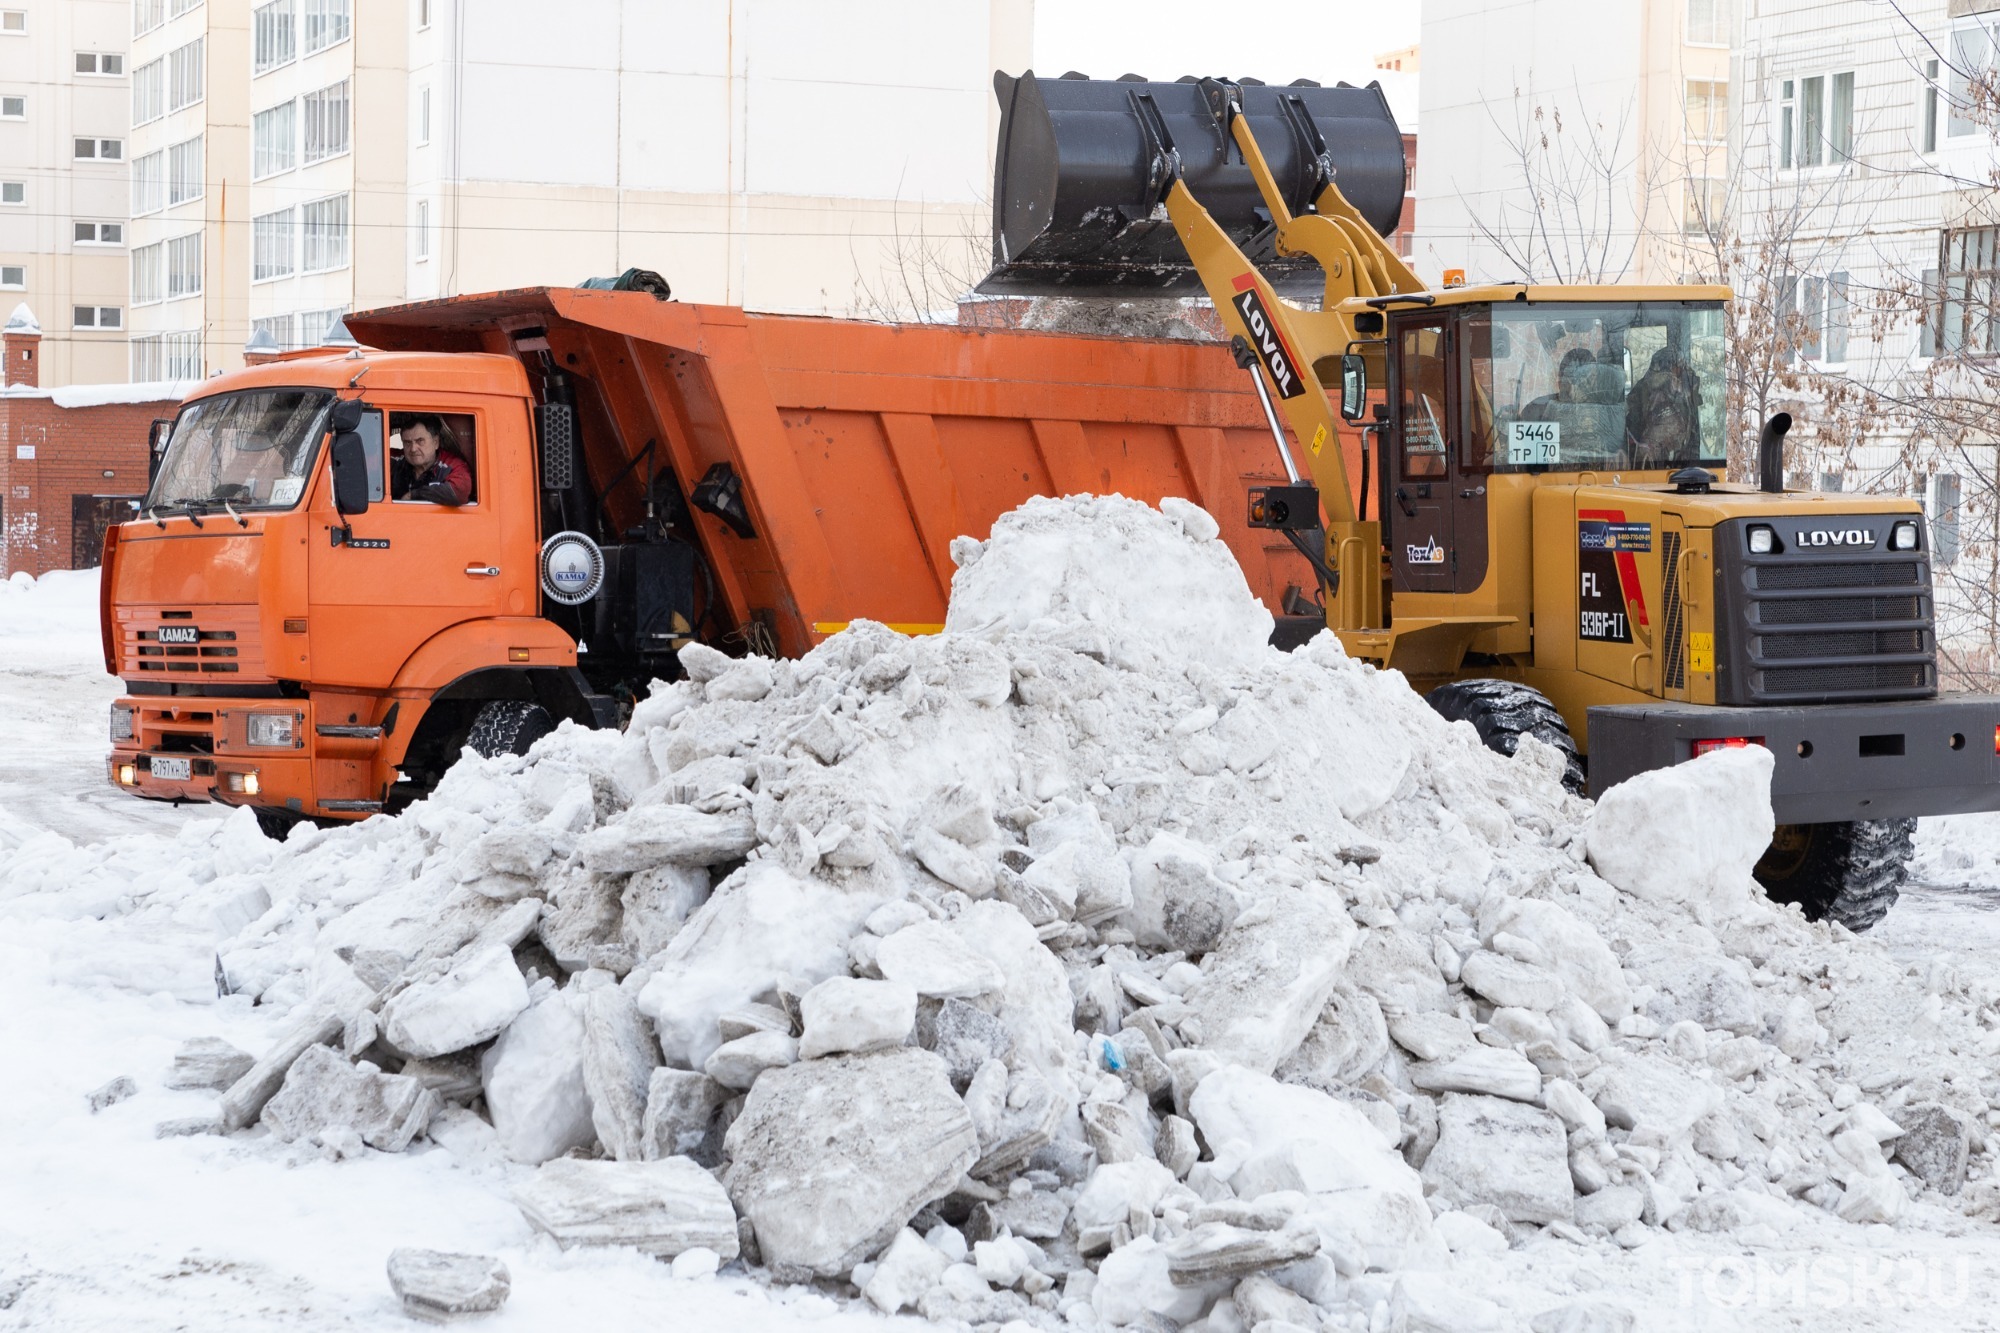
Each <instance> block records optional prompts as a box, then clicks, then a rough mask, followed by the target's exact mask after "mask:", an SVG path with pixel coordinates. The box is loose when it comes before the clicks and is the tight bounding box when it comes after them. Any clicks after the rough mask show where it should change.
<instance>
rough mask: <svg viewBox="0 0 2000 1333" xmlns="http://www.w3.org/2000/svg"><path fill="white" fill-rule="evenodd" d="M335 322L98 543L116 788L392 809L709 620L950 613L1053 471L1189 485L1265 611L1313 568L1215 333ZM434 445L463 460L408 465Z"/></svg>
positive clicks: (735, 628)
mask: <svg viewBox="0 0 2000 1333" xmlns="http://www.w3.org/2000/svg"><path fill="white" fill-rule="evenodd" d="M349 324H350V327H351V328H352V330H353V331H354V333H355V334H356V335H357V336H358V337H359V338H360V339H361V341H362V342H363V343H364V344H365V345H364V346H363V347H360V348H356V349H354V350H352V351H347V352H340V351H325V350H322V351H317V352H310V353H301V354H298V355H296V356H292V357H289V358H285V359H283V360H281V361H278V362H275V363H271V364H266V365H261V366H257V367H254V368H250V369H246V370H243V371H239V372H236V373H234V374H231V375H224V376H219V377H217V378H215V379H211V380H208V381H205V382H204V383H203V384H202V385H201V387H200V389H199V391H198V392H197V393H196V394H195V395H194V396H193V397H191V398H190V399H189V400H188V402H187V403H186V404H184V405H183V407H182V410H181V412H180V415H179V417H178V418H177V420H176V423H175V428H174V431H173V434H172V436H171V439H170V440H169V442H168V445H167V447H166V450H165V453H164V456H163V458H162V461H161V465H160V469H159V474H158V477H157V478H156V480H155V482H154V484H153V487H152V491H151V493H150V494H149V495H148V497H147V503H146V506H145V508H144V510H143V512H142V516H141V517H140V518H139V519H137V520H135V521H133V522H131V523H127V524H124V525H121V526H120V527H119V528H116V529H114V530H113V532H112V534H111V536H110V538H108V539H107V542H106V548H105V575H104V590H105V591H104V596H105V606H104V627H105V662H106V666H107V669H109V670H111V671H113V672H114V673H116V674H118V675H119V676H121V677H122V678H123V679H124V680H125V682H126V687H127V691H128V694H127V697H126V698H123V699H121V700H119V701H118V703H117V704H116V705H114V708H113V712H112V721H111V735H112V742H113V748H112V753H111V756H110V761H109V775H110V777H111V779H112V781H114V782H115V783H117V784H118V785H120V786H121V787H123V788H125V789H127V790H129V791H132V792H134V793H136V794H138V795H141V796H149V797H154V798H160V799H188V800H218V801H224V802H228V803H231V804H242V805H251V806H255V807H257V808H258V809H259V811H260V818H261V819H263V820H264V822H265V823H266V826H267V827H268V828H272V829H274V830H275V829H277V828H279V827H281V826H283V825H284V824H285V823H287V822H288V821H291V820H295V819H297V818H301V817H314V818H322V819H324V818H341V817H358V816H362V815H366V814H369V813H372V812H374V811H377V810H383V809H393V808H396V807H397V806H398V805H400V804H402V803H403V802H404V801H406V800H407V799H409V798H411V797H414V796H416V795H419V794H421V793H422V792H424V791H426V790H428V789H429V788H430V786H431V785H432V784H434V783H435V782H436V780H437V779H438V777H440V776H441V775H442V773H443V771H444V769H445V768H446V767H448V766H449V765H450V763H451V762H452V761H453V760H454V759H456V757H457V756H458V754H459V752H460V749H461V747H462V746H465V745H471V746H472V747H473V748H475V749H478V750H481V751H482V752H486V753H496V752H499V751H502V750H516V751H519V750H523V749H525V748H526V746H527V745H528V744H530V743H532V741H533V740H534V739H535V738H536V737H537V736H538V735H540V734H541V733H542V732H545V731H546V730H548V729H549V728H550V727H552V726H554V725H555V723H556V722H557V721H559V720H561V719H563V718H571V719H574V720H576V721H578V722H581V723H587V724H597V725H605V724H614V725H615V724H616V723H618V722H619V721H620V720H621V719H622V717H623V715H624V710H625V709H626V708H628V707H629V706H630V705H631V703H632V702H633V701H634V700H635V699H636V698H637V697H640V696H642V695H643V694H644V693H645V691H646V689H647V686H648V684H649V682H651V681H652V680H654V679H656V678H660V677H671V676H672V675H673V674H674V673H675V672H676V670H677V669H678V660H677V658H676V656H675V654H676V652H677V650H678V649H679V648H681V647H683V646H684V645H686V644H687V643H689V642H690V641H697V640H698V641H703V642H707V643H709V644H712V645H714V646H716V647H719V648H721V649H723V650H724V651H726V652H730V653H733V654H741V653H745V652H762V653H782V654H788V655H796V654H799V653H802V652H804V651H806V650H807V649H809V648H810V647H811V646H812V645H813V644H815V643H817V642H819V641H820V640H822V639H823V638H825V637H826V636H827V635H829V634H832V633H835V632H837V631H838V629H839V628H840V627H842V626H844V625H845V624H847V623H849V622H850V621H853V620H856V619H860V618H864V617H865V618H868V619H873V620H879V621H883V622H886V623H888V624H891V625H894V626H898V627H900V628H903V629H905V630H908V631H911V632H923V631H925V630H930V629H934V628H936V627H937V626H938V625H939V624H941V622H942V621H943V619H944V614H945V606H946V601H947V597H948V593H949V588H950V582H951V574H952V570H953V564H952V560H951V551H950V548H951V542H952V540H953V539H954V538H955V537H958V536H960V535H961V534H970V535H972V536H975V537H981V536H984V535H985V534H986V533H987V532H988V530H989V529H990V528H991V526H992V524H993V522H994V520H995V519H996V518H998V517H999V516H1000V515H1001V514H1003V513H1005V512H1006V511H1008V510H1009V509H1011V508H1013V507H1015V506H1016V505H1019V504H1020V503H1021V502H1022V501H1024V500H1026V499H1028V498H1029V497H1030V496H1034V495H1051V494H1052V495H1060V494H1069V493H1075V492H1084V491H1088V492H1099V493H1103V492H1113V491H1115V492H1121V493H1123V494H1126V495H1129V496H1133V497H1136V498H1139V499H1144V500H1147V501H1158V500H1159V499H1161V498H1162V497H1165V496H1183V497H1186V498H1189V499H1192V500H1194V501H1195V502H1197V503H1199V504H1201V505H1203V506H1204V507H1205V508H1207V509H1208V510H1209V512H1211V513H1213V514H1214V515H1215V517H1216V518H1217V520H1218V521H1219V522H1220V523H1221V525H1222V530H1223V534H1224V536H1225V538H1226V539H1227V541H1228V542H1229V544H1230V546H1231V547H1232V549H1233V550H1234V551H1235V553H1236V555H1237V557H1238V559H1239V560H1240V561H1241V563H1242V565H1243V568H1244V570H1245V572H1246V574H1247V575H1248V578H1249V581H1250V584H1251V586H1252V588H1253V589H1254V590H1255V591H1256V593H1257V594H1258V595H1259V596H1260V597H1262V598H1264V599H1265V601H1266V602H1267V603H1268V604H1270V606H1271V607H1272V609H1273V610H1274V611H1277V610H1280V609H1281V607H1282V606H1283V604H1284V602H1285V600H1286V598H1287V592H1288V590H1289V589H1291V588H1294V587H1299V588H1306V589H1310V588H1313V587H1315V586H1316V585H1315V579H1314V575H1313V572H1312V571H1311V569H1310V567H1309V566H1308V565H1307V564H1306V562H1305V561H1304V560H1303V559H1301V558H1300V557H1299V556H1298V555H1296V554H1294V552H1293V549H1292V548H1291V547H1290V546H1289V545H1287V544H1286V543H1285V541H1284V540H1283V539H1282V538H1283V534H1276V533H1270V532H1264V531H1253V530H1252V529H1251V528H1250V527H1249V526H1248V524H1247V521H1246V519H1247V515H1246V513H1245V508H1244V501H1243V495H1244V489H1245V487H1246V485H1248V484H1250V483H1253V482H1272V481H1276V480H1278V479H1280V478H1281V477H1282V472H1283V470H1282V464H1281V460H1280V457H1279V455H1278V453H1277V448H1276V445H1275V444H1274V443H1273V440H1272V437H1271V435H1270V433H1269V429H1268V427H1267V425H1266V424H1265V421H1264V419H1263V417H1262V415H1261V413H1260V409H1259V406H1258V402H1257V398H1256V397H1255V395H1254V393H1253V391H1252V389H1251V385H1250V382H1249V380H1248V377H1247V376H1246V375H1245V374H1244V373H1243V371H1241V370H1240V369H1238V368H1237V366H1236V365H1235V364H1234V363H1233V361H1232V359H1231V357H1230V355H1229V353H1228V352H1227V350H1226V349H1224V348H1223V347H1221V346H1219V345H1216V344H1199V343H1188V342H1166V341H1138V340H1132V339H1113V338H1098V337H1071V336H1063V335H1056V334H1047V333H1024V332H1013V331H1004V330H994V329H972V328H957V327H930V326H888V325H876V324H861V323H853V322H845V321H836V320H824V319H804V318H786V317H778V316H760V315H746V314H745V313H744V312H742V311H741V310H736V309H731V308H723V307H715V306H695V305H683V304H678V303H675V302H671V301H665V300H659V299H655V298H654V297H652V296H649V295H646V294H642V293H635V292H606V291H586V290H576V289H546V290H545V289H531V290H522V291H514V292H503V293H497V294H494V295H488V296H477V297H467V298H458V299H452V300H446V301H439V302H433V303H428V304H423V305H414V306H406V307H400V308H396V309H391V310H381V311H374V312H370V313H368V314H365V315H361V316H356V317H355V318H353V319H352V320H350V321H349ZM426 442H428V444H429V446H434V447H436V448H437V449H438V451H439V456H440V457H442V455H443V454H444V453H449V454H451V455H453V458H454V461H453V462H452V464H451V466H449V467H443V470H442V471H441V472H440V471H436V470H435V469H434V470H433V471H432V472H430V473H424V474H422V476H420V477H418V478H414V479H412V478H411V477H410V473H411V472H412V471H413V469H412V468H411V467H410V464H411V463H412V461H415V462H416V463H417V465H418V466H417V469H415V470H417V471H419V472H421V469H422V468H423V467H425V466H432V465H431V464H430V463H429V459H428V458H427V457H426V454H427V448H426ZM413 449H414V451H415V453H414V455H412V450H413ZM425 478H428V479H429V480H430V481H432V482H438V481H439V479H440V478H441V479H442V483H441V484H442V491H440V490H439V488H438V487H437V486H431V487H430V488H428V489H427V488H426V487H425V486H424V485H418V484H417V482H418V481H421V480H424V479H425ZM443 492H449V494H448V495H445V497H444V498H447V499H451V500H454V501H461V502H459V503H442V502H439V496H440V494H442V493H443ZM427 496H428V497H430V498H425V497H427Z"/></svg>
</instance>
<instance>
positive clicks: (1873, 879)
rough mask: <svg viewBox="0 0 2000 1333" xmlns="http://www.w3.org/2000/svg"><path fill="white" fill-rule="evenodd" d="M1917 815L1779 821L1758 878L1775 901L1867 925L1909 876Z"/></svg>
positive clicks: (1852, 926)
mask: <svg viewBox="0 0 2000 1333" xmlns="http://www.w3.org/2000/svg"><path fill="white" fill-rule="evenodd" d="M1916 828H1917V821H1916V820H1914V819H1880V820H1872V821H1867V822H1860V823H1851V824H1780V825H1778V828H1777V832H1775V833H1774V834H1772V836H1771V846H1770V849H1769V850H1768V851H1766V852H1765V853H1764V857H1763V859H1762V860H1760V861H1759V862H1757V868H1756V872H1755V873H1756V875H1757V882H1758V883H1760V884H1762V885H1763V886H1764V892H1766V893H1768V894H1770V895H1771V898H1772V900H1773V901H1775V902H1781V903H1797V904H1798V905H1799V906H1800V907H1803V908H1804V909H1805V913H1806V915H1807V916H1808V917H1810V918H1811V919H1812V920H1814V921H1838V922H1839V923H1840V924H1841V925H1843V926H1846V927H1847V928H1848V929H1849V930H1851V931H1854V932H1856V933H1857V934H1858V933H1859V932H1861V931H1864V930H1867V929H1868V928H1869V927H1870V926H1873V925H1874V924H1875V923H1876V922H1878V921H1880V920H1881V919H1882V918H1883V917H1884V916H1886V915H1888V912H1889V909H1890V908H1891V907H1894V906H1895V905H1896V898H1897V896H1898V895H1899V894H1900V893H1901V891H1902V887H1903V881H1904V880H1905V879H1908V878H1909V874H1910V857H1911V855H1912V854H1913V853H1914V852H1915V850H1916V849H1915V847H1914V846H1913V845H1912V844H1911V841H1910V838H1911V835H1912V834H1913V833H1915V832H1916Z"/></svg>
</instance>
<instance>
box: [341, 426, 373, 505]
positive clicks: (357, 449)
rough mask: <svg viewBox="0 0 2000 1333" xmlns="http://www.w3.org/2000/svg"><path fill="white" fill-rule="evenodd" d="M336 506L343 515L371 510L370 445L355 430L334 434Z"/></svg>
mask: <svg viewBox="0 0 2000 1333" xmlns="http://www.w3.org/2000/svg"><path fill="white" fill-rule="evenodd" d="M333 507H334V509H335V510H336V511H338V512H339V514H340V515H341V517H343V518H349V517H352V516H353V515H355V514H365V513H367V512H368V446H367V445H366V444H364V443H363V442H362V440H361V436H360V435H358V434H356V433H355V432H354V431H351V430H344V431H342V432H341V433H340V434H338V435H336V436H334V437H333Z"/></svg>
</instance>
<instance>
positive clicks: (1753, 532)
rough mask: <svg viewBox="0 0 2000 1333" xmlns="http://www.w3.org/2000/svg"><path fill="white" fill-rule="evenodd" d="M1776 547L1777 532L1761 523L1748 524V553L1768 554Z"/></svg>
mask: <svg viewBox="0 0 2000 1333" xmlns="http://www.w3.org/2000/svg"><path fill="white" fill-rule="evenodd" d="M1777 549H1778V534H1777V533H1775V532H1773V531H1772V530H1771V529H1770V528H1769V527H1767V526H1765V525H1764V524H1762V523H1753V524H1751V525H1750V554H1752V555H1769V554H1771V552H1773V551H1775V550H1777Z"/></svg>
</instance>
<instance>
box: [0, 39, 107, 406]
mask: <svg viewBox="0 0 2000 1333" xmlns="http://www.w3.org/2000/svg"><path fill="white" fill-rule="evenodd" d="M131 30H132V29H131V5H130V3H129V0H6V2H5V3H4V4H0V301H5V302H6V303H7V305H8V306H9V307H11V306H12V305H13V303H15V302H26V303H27V304H28V305H30V306H31V307H33V308H34V309H35V310H36V311H38V312H40V314H41V318H42V321H43V325H44V329H45V332H44V333H43V336H42V346H41V351H40V357H41V377H42V380H43V382H45V383H50V384H69V383H95V382H102V381H109V380H122V379H124V378H125V370H126V352H125V338H126V328H125V325H126V316H127V311H126V304H127V302H126V287H125V268H126V241H127V237H126V219H127V216H128V214H127V208H126V197H125V157H126V151H127V147H128V145H127V129H128V127H129V125H130V123H131V122H130V118H129V116H128V115H127V103H128V99H129V92H128V84H129V71H128V69H127V65H126V60H127V47H128V45H129V44H130V40H131Z"/></svg>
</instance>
